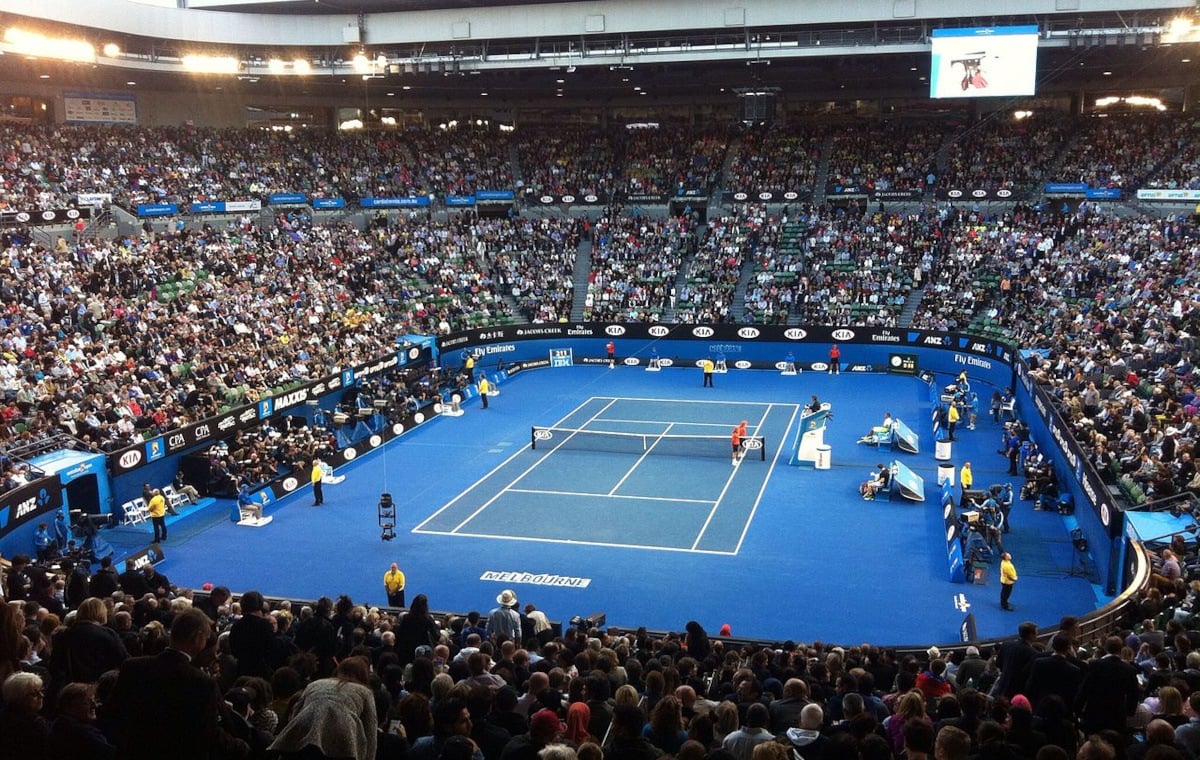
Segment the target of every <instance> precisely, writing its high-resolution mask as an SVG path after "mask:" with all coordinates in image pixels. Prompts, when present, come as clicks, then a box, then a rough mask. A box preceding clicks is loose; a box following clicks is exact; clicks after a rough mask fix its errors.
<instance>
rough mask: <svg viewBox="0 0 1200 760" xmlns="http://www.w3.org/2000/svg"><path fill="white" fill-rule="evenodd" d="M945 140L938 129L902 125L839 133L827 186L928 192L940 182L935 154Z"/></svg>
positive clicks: (895, 123) (889, 123)
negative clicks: (934, 184) (927, 190)
mask: <svg viewBox="0 0 1200 760" xmlns="http://www.w3.org/2000/svg"><path fill="white" fill-rule="evenodd" d="M931 126H932V128H931ZM944 137H945V129H944V128H941V127H939V126H938V125H928V124H924V123H909V122H902V121H881V122H878V123H872V124H865V125H856V128H854V129H836V130H834V132H833V144H832V147H831V148H830V155H829V181H828V183H827V184H829V185H831V186H834V187H835V188H836V187H842V188H845V187H857V188H864V189H866V190H924V189H925V187H926V186H928V185H932V184H933V183H934V182H936V178H937V171H936V166H935V156H934V154H935V153H936V152H937V150H938V147H939V146H940V145H941V143H942V140H943V139H944Z"/></svg>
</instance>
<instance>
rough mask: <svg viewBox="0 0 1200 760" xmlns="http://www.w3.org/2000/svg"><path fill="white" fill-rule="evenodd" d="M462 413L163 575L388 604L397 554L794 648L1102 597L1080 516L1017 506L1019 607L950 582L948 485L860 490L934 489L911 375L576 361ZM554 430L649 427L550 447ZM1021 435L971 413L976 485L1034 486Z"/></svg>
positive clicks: (458, 605) (426, 578) (221, 532)
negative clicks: (795, 458)
mask: <svg viewBox="0 0 1200 760" xmlns="http://www.w3.org/2000/svg"><path fill="white" fill-rule="evenodd" d="M814 394H816V395H819V396H820V398H821V400H822V401H826V402H829V403H830V404H832V408H833V410H834V415H835V419H834V421H833V422H832V423H831V425H830V427H829V429H827V430H826V433H825V442H826V443H827V444H829V445H830V446H831V448H832V467H831V469H829V470H815V469H812V468H806V467H795V466H789V465H788V464H787V461H788V455H789V452H790V448H789V447H790V446H791V444H792V443H793V441H794V440H795V433H796V429H797V427H798V424H799V417H800V415H799V404H801V403H807V402H808V401H809V399H810V398H811V396H812V395H814ZM464 409H465V414H463V415H462V416H461V417H447V416H444V417H439V418H437V419H435V420H433V421H432V422H431V423H430V424H426V425H422V426H420V427H419V428H417V429H416V430H414V431H412V432H410V433H407V434H405V435H404V436H402V437H401V438H400V439H398V440H397V441H396V442H394V443H392V444H390V445H389V446H388V447H387V448H386V449H384V450H382V451H380V452H378V453H373V454H371V455H369V456H366V457H363V458H360V459H359V460H356V461H355V462H353V463H350V464H348V465H344V466H342V467H340V468H339V469H338V472H339V474H344V475H345V476H346V479H345V481H344V482H343V483H341V484H338V485H331V486H327V487H326V489H325V506H323V507H311V506H309V504H310V502H311V499H310V498H309V494H308V493H307V492H306V490H305V491H301V492H300V493H299V494H297V495H296V496H295V497H293V498H292V499H290V500H288V501H285V502H283V503H281V504H278V505H276V506H274V507H273V508H272V512H271V514H272V515H273V516H274V518H275V519H274V521H273V522H272V523H271V525H269V526H267V527H266V528H263V529H251V528H244V527H238V526H236V525H234V524H232V523H231V522H229V520H228V515H227V512H228V510H227V508H218V509H216V510H213V511H209V512H207V513H203V514H199V515H196V516H195V517H189V518H186V519H185V520H184V521H183V522H182V523H180V524H178V525H174V526H173V527H172V532H171V540H170V542H169V543H168V544H166V545H165V549H166V559H165V561H164V562H163V563H162V564H161V565H160V566H159V569H160V571H162V572H164V573H165V574H167V575H168V576H169V577H170V578H171V580H172V581H174V582H176V583H180V584H184V585H191V586H199V585H200V584H202V583H205V582H211V583H217V584H224V585H227V586H229V587H230V588H232V589H234V590H235V591H236V590H244V589H250V588H256V589H260V590H262V591H264V592H266V593H269V594H276V595H286V596H291V597H293V598H300V599H304V598H315V597H317V596H320V595H322V594H339V593H348V594H350V595H351V596H352V597H353V598H354V600H355V601H362V602H366V603H375V604H381V603H383V602H384V595H383V590H382V585H381V578H382V577H383V573H384V571H385V570H386V569H387V567H388V566H389V565H390V564H391V562H393V561H395V562H399V563H400V566H401V568H402V569H403V570H404V571H405V573H406V574H407V576H408V593H409V597H410V598H411V597H412V595H414V594H417V593H424V594H426V595H428V597H429V600H430V604H431V606H432V607H433V608H434V609H437V610H449V611H456V612H467V611H470V610H479V611H481V612H486V611H488V610H490V609H491V608H492V607H493V606H495V598H496V595H497V594H498V593H499V592H500V591H501V590H502V589H504V588H512V589H513V590H515V591H516V592H517V594H518V598H519V599H520V601H521V603H522V604H525V603H526V602H532V603H534V604H536V605H537V607H538V608H539V609H542V610H545V611H546V613H547V614H548V615H549V616H550V617H551V618H552V619H558V620H569V619H570V618H571V617H573V616H576V615H583V616H587V615H591V614H593V613H597V612H603V613H605V614H606V616H607V622H608V624H609V625H611V626H619V627H636V626H640V625H645V626H647V627H649V628H651V629H658V630H682V628H683V625H684V624H685V623H686V622H687V621H688V620H692V619H694V620H698V621H700V622H701V623H702V624H703V625H704V626H705V627H706V628H707V629H708V630H710V631H715V630H717V629H718V628H719V627H720V626H721V624H723V623H730V624H731V625H732V627H733V631H734V634H735V635H738V636H752V637H758V638H766V639H774V640H778V641H783V640H785V639H794V640H812V639H817V638H819V639H822V640H826V641H841V642H847V643H853V642H859V641H862V640H864V639H866V640H870V641H872V642H875V643H881V644H919V643H922V642H923V643H924V644H925V645H928V643H929V642H950V641H954V640H956V639H957V637H958V629H959V625H960V623H961V622H962V620H963V617H964V615H965V614H966V613H967V612H971V613H975V615H976V619H977V622H978V627H979V633H980V636H982V637H991V636H1005V635H1011V633H1012V632H1013V630H1015V627H1016V625H1017V623H1019V622H1020V621H1021V620H1025V619H1030V620H1034V621H1036V622H1038V623H1040V624H1043V625H1051V624H1054V623H1057V621H1058V618H1059V616H1061V615H1063V614H1065V613H1072V614H1078V613H1081V612H1086V611H1088V610H1090V609H1093V608H1094V607H1095V606H1096V604H1097V602H1098V601H1103V599H1101V595H1100V592H1099V591H1098V589H1097V586H1096V585H1095V584H1094V583H1093V582H1092V578H1091V577H1087V576H1088V575H1091V576H1094V575H1095V574H1094V573H1091V574H1079V573H1073V572H1072V570H1073V567H1074V565H1075V564H1076V561H1077V560H1078V559H1079V558H1077V557H1075V556H1073V552H1072V546H1071V539H1070V525H1069V523H1068V522H1067V520H1068V519H1069V518H1064V517H1062V516H1060V515H1058V514H1057V513H1054V512H1048V511H1037V510H1034V509H1033V505H1032V503H1030V502H1024V501H1019V502H1017V503H1016V504H1015V505H1014V508H1013V511H1012V526H1013V527H1012V532H1011V533H1010V534H1007V535H1006V536H1005V540H1004V545H1005V548H1006V549H1007V550H1008V551H1011V552H1012V553H1013V555H1014V558H1015V561H1016V564H1017V568H1018V571H1019V573H1020V581H1019V583H1018V586H1017V590H1016V592H1015V593H1014V596H1013V603H1014V604H1015V605H1016V606H1017V610H1018V612H1016V613H1010V612H1004V611H1002V610H1001V609H1000V607H999V604H998V595H999V587H998V582H997V580H996V579H995V578H994V577H992V578H991V579H990V580H989V581H988V583H987V584H986V585H971V584H962V583H951V582H950V581H949V579H948V568H947V561H946V555H945V539H944V531H945V526H944V524H943V520H942V513H941V510H940V509H939V507H938V504H937V502H936V501H935V500H934V499H935V497H934V496H932V495H931V496H930V498H929V499H928V500H927V501H926V502H924V503H916V502H912V501H908V500H905V499H896V498H893V499H892V501H890V502H887V501H873V502H867V501H863V500H862V499H861V497H860V496H859V492H858V485H859V483H860V482H861V481H862V480H864V479H865V478H866V476H867V475H868V474H869V472H870V471H871V470H872V469H873V468H874V467H875V465H876V464H878V463H880V462H890V461H891V460H892V459H899V460H900V461H901V462H903V463H904V464H905V465H906V466H907V467H909V468H911V470H912V471H913V472H914V473H916V474H917V475H919V476H920V477H922V478H924V479H925V482H926V484H927V485H928V491H929V492H930V493H931V494H934V493H936V491H937V489H936V487H935V486H934V485H933V484H934V483H935V479H936V467H937V464H938V463H937V462H935V460H934V458H933V452H932V447H931V446H929V441H930V439H931V432H932V431H931V429H930V414H929V412H930V406H929V402H928V392H927V388H926V387H925V386H924V385H923V384H922V383H920V382H919V381H917V380H915V379H913V378H910V377H902V376H895V375H886V374H867V373H855V374H843V375H840V376H836V375H835V376H830V375H826V374H824V373H802V374H800V375H797V376H791V377H789V376H783V375H781V374H780V373H778V372H770V371H760V370H753V371H751V370H741V371H730V372H729V373H727V374H723V375H718V376H717V378H716V387H715V388H702V387H701V382H700V375H699V373H698V372H697V371H693V370H690V369H680V368H673V369H665V370H663V371H662V372H647V371H645V370H643V369H641V368H638V367H617V368H616V369H608V368H607V367H602V366H575V367H563V368H553V369H550V368H548V369H542V370H533V371H527V372H522V373H521V374H519V375H517V376H516V377H514V378H512V379H511V380H509V381H508V382H506V383H504V384H503V385H502V386H501V393H500V395H498V396H496V397H494V398H493V399H492V403H491V405H490V408H489V409H487V410H483V409H481V408H480V406H479V404H478V401H474V400H473V401H471V402H468V403H467V404H466V405H465V407H464ZM885 411H886V412H890V414H891V415H892V416H893V417H896V418H899V419H901V420H903V421H904V422H906V423H907V424H909V425H910V426H911V427H912V428H913V429H914V430H915V431H916V432H917V433H918V434H919V435H920V436H921V437H922V445H921V453H919V454H908V453H903V452H896V451H880V450H879V449H877V448H876V447H874V446H867V445H862V444H858V443H856V442H857V441H858V440H859V439H860V438H861V437H862V436H863V434H864V433H866V432H867V431H869V430H871V429H872V427H873V426H875V425H878V424H879V420H880V419H881V417H882V415H883V413H884V412H885ZM742 420H746V421H747V432H748V433H749V434H751V435H760V436H762V439H763V440H764V441H765V444H766V449H765V451H766V454H767V456H766V459H765V461H764V460H762V459H758V458H755V456H753V454H751V453H750V452H747V453H748V454H751V455H749V456H744V457H743V459H742V460H741V461H740V463H739V464H738V465H737V466H736V467H734V466H733V465H732V464H731V454H732V452H731V448H730V437H729V435H730V432H731V431H732V428H733V426H734V425H735V424H736V423H738V422H740V421H742ZM535 427H549V428H552V429H563V428H565V429H567V430H573V431H588V432H589V433H590V434H591V435H592V436H593V437H595V435H596V434H603V433H611V434H624V435H625V436H630V437H632V438H635V439H637V442H636V443H634V444H632V445H630V444H629V443H628V441H623V442H621V443H620V444H618V445H614V446H607V448H616V449H619V450H616V451H612V450H606V445H604V444H600V443H598V442H596V441H588V442H584V443H582V444H581V445H580V446H578V447H574V446H572V445H567V446H554V445H553V444H550V445H538V446H537V447H536V448H535V447H534V446H533V444H534V443H535V441H534V435H533V431H534V429H535ZM1000 432H1001V427H1000V426H999V425H998V424H997V423H994V422H992V421H991V420H990V419H988V418H985V419H983V420H981V421H980V423H979V426H978V428H977V429H976V430H961V431H960V433H959V441H958V442H957V443H955V444H954V445H955V450H954V460H955V464H956V465H957V464H961V462H962V461H964V460H965V459H970V460H971V461H972V464H973V467H974V470H975V479H976V483H977V484H979V486H983V487H986V486H987V485H989V484H991V483H1000V482H1006V481H1015V483H1014V485H1015V486H1017V487H1018V488H1019V486H1020V479H1019V478H1012V477H1010V476H1008V475H1007V474H1006V469H1007V460H1006V459H1005V458H1004V457H1002V456H1000V455H999V454H998V453H997V452H996V449H997V445H998V443H999V440H1000V438H999V437H1000ZM553 435H555V436H557V435H558V433H554V434H553ZM567 435H571V434H570V433H568V434H567ZM669 436H700V438H698V439H694V440H675V439H674V438H670V439H669V438H668V437H669ZM659 446H661V447H662V448H661V449H658V450H655V449H656V448H657V447H659ZM689 447H690V448H689ZM697 447H698V449H697ZM645 449H650V450H649V451H647V450H645ZM381 492H389V493H391V494H393V495H394V496H395V497H396V506H397V518H398V522H397V525H396V532H397V537H396V539H395V540H393V541H381V540H380V530H379V526H378V519H377V511H378V510H377V506H378V503H379V496H380V493H381ZM138 530H141V531H142V534H141V535H140V536H139V537H138V538H137V539H136V540H135V541H131V543H136V542H137V541H140V542H141V543H140V545H144V543H145V540H146V538H145V536H146V535H148V533H149V529H148V528H144V529H143V528H141V527H140V526H138V527H135V528H122V529H119V530H114V531H109V533H111V534H114V535H113V537H112V538H111V539H110V540H112V541H113V543H118V542H119V538H120V534H121V533H124V532H130V531H138ZM993 573H994V571H993Z"/></svg>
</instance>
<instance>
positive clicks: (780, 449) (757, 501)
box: [733, 404, 800, 554]
mask: <svg viewBox="0 0 1200 760" xmlns="http://www.w3.org/2000/svg"><path fill="white" fill-rule="evenodd" d="M782 406H791V407H792V418H791V419H790V420H788V427H791V426H792V425H794V424H796V414H797V413H798V412H799V411H800V406H799V405H798V404H783V405H782ZM770 411H771V410H770V408H768V409H767V412H768V413H770ZM786 435H787V428H784V436H783V437H786ZM782 453H783V447H782V446H776V447H775V457H774V458H773V459H772V460H771V468H770V469H769V470H767V476H766V477H765V478H763V482H762V486H760V487H759V489H758V495H756V496H755V497H754V506H753V507H751V509H750V514H749V515H748V516H747V517H746V525H745V527H743V528H742V535H741V536H740V537H739V538H738V542H737V546H736V547H734V550H733V553H734V554H740V553H741V551H742V544H743V543H744V542H745V541H746V534H747V533H749V532H750V525H751V523H753V522H754V515H755V514H757V513H758V505H759V504H760V503H762V497H763V493H764V492H765V491H766V490H767V483H768V482H769V481H770V480H771V473H773V472H775V468H776V466H778V465H779V455H780V454H782Z"/></svg>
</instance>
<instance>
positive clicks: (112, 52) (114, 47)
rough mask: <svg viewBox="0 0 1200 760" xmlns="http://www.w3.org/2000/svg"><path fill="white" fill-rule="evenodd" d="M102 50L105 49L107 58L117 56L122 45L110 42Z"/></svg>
mask: <svg viewBox="0 0 1200 760" xmlns="http://www.w3.org/2000/svg"><path fill="white" fill-rule="evenodd" d="M102 50H103V51H104V57H106V58H116V57H117V56H119V55H120V54H121V46H120V45H118V44H117V43H115V42H109V43H108V44H106V45H105V46H104V47H103V48H102Z"/></svg>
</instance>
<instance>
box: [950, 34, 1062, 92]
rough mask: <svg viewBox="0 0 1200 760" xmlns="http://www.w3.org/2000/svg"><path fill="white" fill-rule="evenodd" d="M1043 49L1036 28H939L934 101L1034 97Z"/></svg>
mask: <svg viewBox="0 0 1200 760" xmlns="http://www.w3.org/2000/svg"><path fill="white" fill-rule="evenodd" d="M1037 48H1038V28H1037V27H1036V26H996V27H971V28H968V29H934V30H933V51H932V53H933V56H932V63H931V66H930V72H929V97H931V98H985V97H1002V96H1010V95H1033V94H1034V88H1035V86H1036V83H1037Z"/></svg>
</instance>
